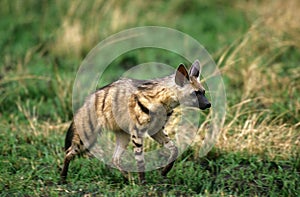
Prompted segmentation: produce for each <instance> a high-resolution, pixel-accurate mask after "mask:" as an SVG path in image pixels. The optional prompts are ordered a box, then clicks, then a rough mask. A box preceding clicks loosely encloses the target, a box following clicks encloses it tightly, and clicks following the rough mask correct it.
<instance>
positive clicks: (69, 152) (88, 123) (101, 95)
mask: <svg viewBox="0 0 300 197" xmlns="http://www.w3.org/2000/svg"><path fill="white" fill-rule="evenodd" d="M199 73H200V62H199V61H198V60H196V61H195V62H194V63H193V65H192V66H191V69H190V70H189V72H188V71H187V70H186V69H185V67H184V65H182V64H181V65H180V66H179V67H178V69H177V71H176V73H175V74H173V75H170V76H167V77H164V78H160V79H154V80H134V79H120V80H118V81H116V82H114V83H112V84H110V85H108V86H106V87H103V88H101V89H99V90H97V91H96V92H95V93H93V94H92V95H90V96H89V97H88V98H87V99H86V101H85V103H84V104H83V106H82V107H81V108H80V109H79V110H78V111H77V112H76V114H75V115H74V118H73V121H72V123H71V125H70V127H69V129H68V132H67V135H66V139H65V151H66V156H65V159H64V166H63V169H62V171H61V178H62V180H65V179H66V177H67V172H68V166H69V163H70V161H71V160H72V159H73V158H74V157H75V156H76V155H78V154H80V153H81V152H84V151H86V150H88V149H89V148H91V147H93V145H94V144H95V143H96V141H97V135H98V134H99V133H100V132H102V131H104V130H105V131H106V130H109V131H112V132H114V134H115V135H116V147H115V151H114V154H113V158H112V159H113V164H114V165H115V166H116V167H117V168H118V169H119V170H120V171H121V172H122V173H123V174H124V176H126V172H125V171H124V170H123V169H122V166H121V165H120V162H121V156H122V154H123V152H124V151H125V150H126V148H127V145H128V144H129V142H130V141H131V142H132V144H133V145H134V154H135V159H136V162H137V168H138V171H139V180H140V182H141V183H144V182H145V172H144V171H145V160H144V152H143V137H144V135H145V134H146V133H148V134H149V135H150V136H151V137H152V138H153V139H154V140H155V141H157V142H158V143H159V144H161V145H163V146H164V147H166V148H167V149H168V150H169V151H170V157H169V160H168V165H167V166H165V168H164V169H163V170H162V175H163V176H166V175H167V173H168V172H169V171H170V170H171V168H172V166H173V163H174V161H175V159H176V158H177V156H178V149H177V147H176V146H175V144H174V143H173V142H172V141H171V140H170V138H169V137H168V135H167V134H165V132H164V126H165V124H166V122H167V121H168V118H169V117H170V115H171V114H172V112H173V109H174V108H175V107H177V106H179V105H181V104H184V105H189V106H194V107H199V108H200V109H206V108H209V107H210V103H209V102H208V101H207V99H206V98H205V95H204V94H205V90H204V88H203V87H202V85H201V84H200V82H199V79H198V77H199Z"/></svg>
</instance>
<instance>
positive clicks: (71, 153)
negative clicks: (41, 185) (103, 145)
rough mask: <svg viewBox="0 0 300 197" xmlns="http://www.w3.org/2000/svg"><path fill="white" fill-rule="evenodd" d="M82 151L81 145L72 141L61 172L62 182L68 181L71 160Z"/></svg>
mask: <svg viewBox="0 0 300 197" xmlns="http://www.w3.org/2000/svg"><path fill="white" fill-rule="evenodd" d="M79 153H80V145H78V144H75V143H74V142H72V145H71V146H70V147H69V148H68V149H67V150H66V156H65V158H64V166H63V168H62V170H61V173H60V178H61V181H62V182H65V181H66V178H67V175H68V169H69V164H70V162H71V160H72V159H73V158H74V157H75V156H76V155H78V154H79Z"/></svg>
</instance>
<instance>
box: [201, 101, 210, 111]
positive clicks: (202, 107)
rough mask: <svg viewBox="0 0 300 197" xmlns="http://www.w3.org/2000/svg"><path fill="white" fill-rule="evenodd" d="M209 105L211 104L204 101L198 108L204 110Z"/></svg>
mask: <svg viewBox="0 0 300 197" xmlns="http://www.w3.org/2000/svg"><path fill="white" fill-rule="evenodd" d="M210 107H211V104H210V103H209V102H208V103H205V104H204V105H200V106H199V108H200V109H202V110H205V109H208V108H210Z"/></svg>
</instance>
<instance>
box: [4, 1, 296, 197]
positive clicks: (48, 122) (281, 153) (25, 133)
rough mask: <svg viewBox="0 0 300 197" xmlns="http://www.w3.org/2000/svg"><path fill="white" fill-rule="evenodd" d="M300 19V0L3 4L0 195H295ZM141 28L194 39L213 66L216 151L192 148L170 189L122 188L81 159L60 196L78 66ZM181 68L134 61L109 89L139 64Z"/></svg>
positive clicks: (155, 55)
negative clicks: (120, 35) (220, 122)
mask: <svg viewBox="0 0 300 197" xmlns="http://www.w3.org/2000/svg"><path fill="white" fill-rule="evenodd" d="M200 2H201V3H200ZM299 9H300V3H299V1H297V0H285V1H271V0H265V1H227V2H224V1H218V0H213V1H199V2H198V1H193V0H190V1H179V0H175V1H172V2H165V1H163V2H161V1H154V2H151V3H150V2H145V1H129V2H127V3H126V2H125V1H124V2H121V1H86V2H85V1H82V2H81V1H58V0H53V1H35V0H27V1H18V0H15V1H10V0H3V1H1V2H0V17H1V20H0V46H1V51H0V54H1V55H0V57H1V58H0V150H1V153H0V195H1V196H12V195H15V196H81V195H85V194H86V195H95V196H101V195H108V196H111V195H124V196H127V195H140V196H142V195H147V196H148V195H149V196H163V195H165V196H169V195H173V196H174V195H199V196H202V195H204V196H228V195H233V196H299V195H300V184H299V183H300V175H299V173H300V116H299V113H300V66H299V63H300V50H299V49H300V23H299V19H300V12H299ZM145 25H157V26H166V27H171V28H175V29H178V30H180V31H183V32H185V33H187V34H189V35H190V36H192V37H194V38H195V39H197V40H198V41H199V42H200V43H201V44H202V45H203V46H204V47H205V48H206V49H207V50H208V52H209V53H210V54H211V55H212V57H213V59H214V60H215V61H216V63H217V65H218V66H219V68H220V70H221V72H222V76H223V80H224V83H225V88H226V95H227V109H226V121H225V125H224V127H223V128H222V131H221V135H220V136H219V140H218V142H217V144H216V145H215V147H214V148H213V150H212V151H211V152H210V153H209V154H208V155H207V156H205V157H201V158H200V157H198V150H199V143H198V142H197V140H196V141H195V142H194V144H193V145H192V146H191V147H190V148H189V149H188V150H187V151H185V152H184V154H182V155H181V156H180V157H179V159H178V160H177V161H176V163H175V166H174V168H173V169H172V171H171V172H170V174H169V176H168V180H166V181H164V180H162V178H161V177H160V175H159V173H158V172H157V171H153V172H149V173H147V177H146V179H147V182H148V183H147V185H145V186H140V185H137V184H135V182H133V183H129V184H128V183H125V182H124V180H123V178H122V175H121V173H120V172H119V171H117V170H115V169H111V168H109V167H107V166H106V165H105V164H104V163H102V162H100V161H98V160H97V159H93V158H90V159H86V158H76V160H75V161H74V162H72V163H71V166H70V169H69V170H70V174H69V177H68V183H67V184H65V185H59V184H58V182H59V172H60V169H61V167H62V161H63V157H64V151H63V146H64V145H63V143H64V138H65V133H66V129H67V127H68V126H69V123H70V120H71V119H72V113H73V112H72V85H73V81H74V79H75V76H76V72H77V69H78V68H79V65H80V63H81V61H82V60H83V59H84V57H85V56H86V55H87V53H88V52H89V50H90V49H91V48H93V47H94V46H95V45H96V44H97V43H98V42H100V41H101V40H103V39H105V38H106V37H108V36H110V35H112V34H113V33H117V32H119V31H121V30H124V29H127V28H131V27H136V26H145ZM181 60H182V59H181V58H180V57H178V56H176V55H174V54H170V53H167V52H164V53H162V52H161V51H155V50H151V49H149V50H142V51H135V52H131V53H128V54H124V55H123V56H122V57H120V58H118V59H117V60H116V61H115V62H113V63H112V65H111V70H108V71H107V74H106V78H105V80H107V82H111V81H114V80H116V79H117V78H118V77H119V76H120V75H121V74H122V73H123V72H124V71H126V69H128V68H130V66H132V65H136V64H139V63H143V62H148V61H157V62H164V63H167V64H169V65H173V66H174V67H175V66H177V65H178V62H181ZM133 176H134V177H135V178H136V174H133Z"/></svg>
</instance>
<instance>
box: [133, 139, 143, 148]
mask: <svg viewBox="0 0 300 197" xmlns="http://www.w3.org/2000/svg"><path fill="white" fill-rule="evenodd" d="M132 143H133V144H134V145H135V146H136V147H138V148H140V147H142V146H143V144H139V143H136V142H135V141H134V140H132Z"/></svg>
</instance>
